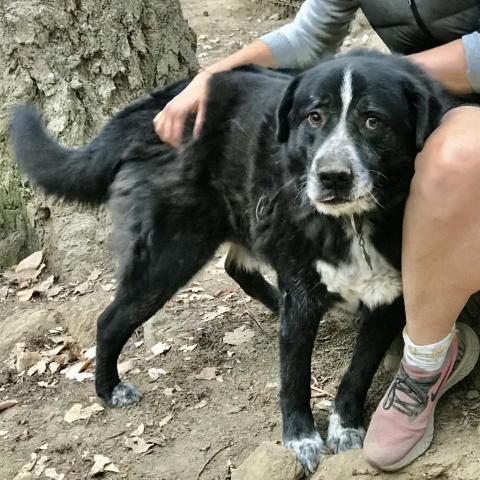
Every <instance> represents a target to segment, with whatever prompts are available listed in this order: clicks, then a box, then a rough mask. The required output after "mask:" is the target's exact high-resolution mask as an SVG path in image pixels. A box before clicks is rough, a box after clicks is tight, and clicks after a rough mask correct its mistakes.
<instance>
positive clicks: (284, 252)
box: [11, 51, 446, 472]
mask: <svg viewBox="0 0 480 480" xmlns="http://www.w3.org/2000/svg"><path fill="white" fill-rule="evenodd" d="M186 84H187V82H180V83H178V84H176V85H173V86H171V87H168V88H165V89H163V90H160V91H157V92H154V93H152V94H151V95H150V96H148V97H146V98H143V99H141V100H140V101H138V102H136V103H133V104H131V105H129V106H127V107H126V108H125V109H124V110H123V111H121V112H120V113H119V114H117V115H116V116H115V117H114V118H113V119H112V120H111V121H110V122H109V123H108V124H107V125H106V127H105V128H104V129H103V130H102V131H101V133H100V134H99V135H98V137H96V138H95V139H94V140H93V141H92V142H91V143H90V144H88V145H86V146H84V147H81V148H78V149H65V148H63V147H61V146H59V145H58V144H57V143H56V142H55V141H54V140H53V139H52V138H51V137H49V136H48V135H47V133H46V132H45V131H44V130H43V128H42V127H41V123H40V119H39V116H38V114H37V113H36V112H35V110H34V109H33V108H32V107H31V106H25V105H23V106H18V107H17V108H16V110H15V112H14V115H13V117H12V122H11V140H12V143H13V147H14V150H15V153H16V158H17V161H18V163H19V165H20V167H21V168H22V170H23V171H24V172H25V173H26V174H27V176H28V177H29V178H31V180H32V181H33V182H35V183H36V184H38V185H39V186H41V187H42V188H43V189H44V190H45V191H46V192H48V193H51V194H54V195H56V196H58V197H63V198H65V199H67V200H74V201H79V202H83V203H87V204H99V203H102V202H106V201H107V200H108V202H109V205H110V208H111V211H112V215H113V221H114V226H115V228H114V242H113V243H114V251H115V257H116V260H117V262H118V279H119V287H118V290H117V294H116V297H115V300H114V301H113V303H112V304H111V305H110V306H109V307H108V308H107V309H106V310H105V311H104V312H103V313H102V315H101V316H100V318H99V319H98V330H97V371H96V390H97V394H98V396H99V397H101V398H102V399H103V400H104V401H105V402H106V403H108V404H109V405H111V406H115V407H119V406H123V405H127V404H129V403H133V402H136V401H137V400H138V399H139V397H140V394H139V392H138V391H137V390H136V388H135V387H134V386H132V385H130V384H129V383H126V382H123V381H121V380H120V378H119V376H118V372H117V359H118V356H119V354H120V352H121V350H122V347H123V346H124V344H125V342H126V341H127V340H128V338H129V337H130V336H131V335H132V333H133V331H134V330H135V329H136V328H137V327H139V326H140V325H141V324H142V323H143V322H145V321H146V320H148V319H149V318H150V317H151V316H152V315H153V314H154V313H155V312H156V311H157V310H158V309H160V308H162V306H163V305H164V303H165V302H166V301H167V300H168V299H169V298H171V297H172V295H174V293H175V292H176V291H177V290H178V289H179V288H180V287H181V286H182V285H184V284H185V283H186V282H188V280H189V279H190V278H191V277H192V276H193V275H194V274H195V273H196V272H197V271H198V270H199V269H200V268H202V266H203V265H205V263H206V262H207V261H208V260H209V259H210V258H211V256H212V255H213V253H214V252H215V251H216V249H217V248H218V246H219V245H220V244H222V243H223V242H230V244H231V247H230V251H229V254H228V257H227V261H226V265H225V268H226V271H227V272H228V274H229V275H230V276H231V277H233V278H234V279H235V280H236V281H237V282H238V284H239V285H240V286H241V287H242V288H243V289H244V290H245V292H246V293H248V294H249V295H251V296H252V297H254V298H256V299H258V300H260V301H261V302H263V303H264V304H265V305H266V306H267V307H269V308H270V309H271V310H273V311H274V312H278V313H279V315H280V323H281V328H280V357H281V391H280V404H281V409H282V414H283V442H284V445H285V446H287V447H290V448H293V449H294V450H295V451H296V453H297V455H298V457H299V459H300V460H301V462H302V464H303V465H304V467H305V469H306V470H307V471H310V472H311V471H313V470H314V469H315V468H316V466H317V464H318V461H319V458H320V455H321V453H322V451H323V448H324V442H323V440H322V438H321V436H320V434H319V433H318V432H317V430H316V428H315V423H314V419H313V416H312V411H311V408H310V377H311V355H312V349H313V345H314V340H315V336H316V333H317V328H318V325H319V322H320V320H321V318H322V315H323V314H324V313H325V312H326V311H327V310H328V309H330V308H331V307H332V306H333V305H334V304H336V303H339V302H344V303H345V302H346V303H348V304H349V305H350V307H352V308H353V309H357V310H359V311H360V312H361V315H362V316H363V324H362V327H361V330H360V333H359V336H358V342H357V346H356V349H355V352H354V354H353V358H352V361H351V365H350V367H349V369H348V371H347V373H346V374H345V376H344V377H343V380H342V382H341V385H340V388H339V390H338V394H337V397H336V400H335V404H334V409H333V411H332V412H331V415H330V426H329V430H328V438H327V444H328V446H329V447H330V448H331V449H333V450H334V451H344V450H348V449H351V448H358V447H361V445H362V440H363V437H364V429H363V419H362V412H363V404H364V400H365V397H366V393H367V390H368V388H369V386H370V383H371V380H372V377H373V375H374V372H375V371H376V369H377V367H378V365H379V362H380V360H381V358H382V356H383V355H384V353H385V351H386V349H387V348H388V346H389V344H390V343H391V341H392V339H393V338H394V337H395V336H396V335H397V334H398V333H399V331H400V330H401V328H402V325H403V323H404V308H403V301H402V282H401V276H400V271H399V269H400V250H401V229H402V216H403V210H404V204H405V199H406V196H407V194H408V190H409V184H410V180H411V177H412V175H413V171H414V159H415V156H416V154H417V152H418V151H419V150H420V149H421V148H422V145H423V143H424V141H425V139H426V137H427V136H428V135H429V134H430V133H431V132H432V130H433V129H434V128H435V126H436V125H437V124H438V122H439V120H440V118H441V115H442V114H443V112H444V111H445V108H446V107H445V105H443V104H442V103H441V98H443V93H442V92H441V91H440V88H439V87H438V86H437V85H436V84H434V83H433V82H432V81H431V80H429V79H428V78H427V77H426V76H425V74H424V73H422V71H421V70H420V69H419V68H417V67H415V66H414V65H413V64H411V63H410V62H408V61H407V60H405V59H402V58H399V57H395V56H385V55H382V54H379V53H373V52H362V51H358V52H354V53H351V54H348V55H344V56H339V57H336V58H333V59H330V60H328V61H325V62H324V63H322V64H320V65H319V66H317V67H315V68H313V69H311V70H308V71H307V72H305V73H303V74H301V75H298V76H295V75H288V74H284V73H277V72H272V71H268V70H263V69H259V68H255V67H246V68H240V69H237V70H234V71H232V72H228V73H221V74H217V75H215V76H213V78H212V79H211V84H210V95H209V101H208V106H207V116H206V120H205V124H204V127H203V131H202V134H201V137H200V138H199V139H198V140H197V141H194V140H193V139H192V138H191V135H190V134H189V133H186V134H185V139H184V143H183V145H182V147H181V148H179V149H172V148H170V147H169V146H167V145H165V144H164V143H162V142H161V141H160V140H159V138H158V137H157V135H156V134H155V133H154V130H153V127H152V119H153V118H154V116H155V115H156V114H157V113H158V112H159V111H160V110H161V109H162V108H163V107H164V106H165V105H166V103H167V102H168V101H169V100H171V99H172V98H173V97H174V96H175V95H176V94H177V93H178V92H180V91H181V90H182V89H183V88H184V87H185V86H186ZM187 130H188V128H187ZM262 262H263V263H267V264H269V265H270V266H272V267H273V268H274V270H275V272H276V273H277V276H278V288H277V287H274V286H273V285H271V284H269V283H268V282H267V281H266V280H265V279H264V277H263V276H262V275H261V274H260V272H259V265H260V264H261V263H262Z"/></svg>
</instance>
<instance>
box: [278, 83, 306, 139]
mask: <svg viewBox="0 0 480 480" xmlns="http://www.w3.org/2000/svg"><path fill="white" fill-rule="evenodd" d="M300 78H301V77H300V76H298V77H296V78H294V79H293V80H292V81H291V82H290V84H289V85H288V87H287V88H286V89H285V92H284V93H283V97H282V100H281V102H280V105H279V106H278V108H277V140H278V141H279V142H280V143H285V142H286V141H287V140H288V135H289V133H290V125H289V118H288V117H289V113H290V111H291V110H292V105H293V97H294V96H295V91H296V89H297V87H298V84H299V83H300Z"/></svg>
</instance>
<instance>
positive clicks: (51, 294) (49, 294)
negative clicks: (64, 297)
mask: <svg viewBox="0 0 480 480" xmlns="http://www.w3.org/2000/svg"><path fill="white" fill-rule="evenodd" d="M62 290H63V286H62V285H56V286H55V287H52V288H50V289H49V290H48V292H47V298H52V297H56V296H57V295H58V294H59V293H60V292H61V291H62Z"/></svg>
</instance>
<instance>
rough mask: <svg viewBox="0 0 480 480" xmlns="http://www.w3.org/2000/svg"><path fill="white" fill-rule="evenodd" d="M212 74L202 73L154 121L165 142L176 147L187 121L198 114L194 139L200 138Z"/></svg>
mask: <svg viewBox="0 0 480 480" xmlns="http://www.w3.org/2000/svg"><path fill="white" fill-rule="evenodd" d="M211 76H212V74H211V73H210V72H208V71H206V70H203V71H201V72H200V73H199V74H198V75H197V76H196V77H195V78H194V79H193V80H192V81H191V82H190V84H189V85H188V87H187V88H185V90H183V91H182V92H181V93H179V94H178V95H177V96H176V97H175V98H174V99H172V100H171V101H170V102H168V103H167V105H165V108H164V109H163V110H162V111H161V112H160V113H159V114H158V115H157V116H156V117H155V118H154V119H153V125H154V127H155V132H156V133H157V135H158V136H159V137H160V138H161V139H162V140H163V141H164V142H165V143H168V144H170V145H172V146H174V147H176V146H177V145H178V144H179V143H180V142H181V140H182V134H183V126H184V124H185V119H186V118H187V116H188V115H189V114H191V113H196V118H195V126H194V128H193V136H194V138H198V136H199V135H200V131H201V129H202V125H203V121H204V119H205V111H206V105H207V96H208V82H209V80H210V78H211Z"/></svg>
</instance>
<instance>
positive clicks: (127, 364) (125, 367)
mask: <svg viewBox="0 0 480 480" xmlns="http://www.w3.org/2000/svg"><path fill="white" fill-rule="evenodd" d="M134 367H135V365H134V363H133V362H132V360H125V361H124V362H121V363H119V364H118V365H117V368H118V374H119V375H120V376H122V375H124V374H125V373H128V372H129V371H130V370H133V368H134Z"/></svg>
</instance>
